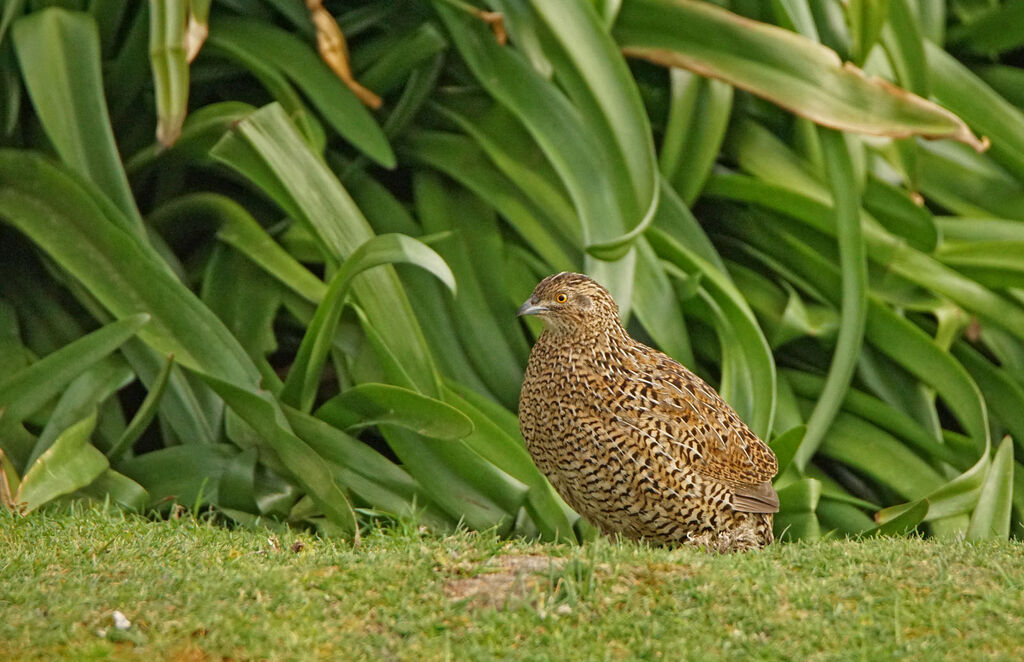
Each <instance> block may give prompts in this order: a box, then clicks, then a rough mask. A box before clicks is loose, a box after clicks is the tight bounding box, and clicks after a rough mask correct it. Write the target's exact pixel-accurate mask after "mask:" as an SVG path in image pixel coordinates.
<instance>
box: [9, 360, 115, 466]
mask: <svg viewBox="0 0 1024 662" xmlns="http://www.w3.org/2000/svg"><path fill="white" fill-rule="evenodd" d="M134 379H135V375H134V374H133V373H132V371H131V370H130V369H129V368H128V366H127V364H126V363H125V362H124V361H122V360H120V357H108V358H106V359H104V360H102V361H100V362H98V363H97V364H96V365H94V366H92V367H91V368H89V369H88V370H86V371H85V372H84V373H82V374H81V375H79V376H78V377H76V378H75V380H74V381H72V382H71V384H69V385H68V388H67V389H66V390H65V391H64V393H62V394H61V396H60V399H59V400H58V401H57V406H56V407H54V408H53V412H52V413H50V415H49V418H48V419H47V421H46V426H45V427H43V431H42V432H40V433H39V438H38V439H37V440H36V445H35V448H34V449H33V450H32V454H31V455H30V456H29V459H28V465H31V464H32V463H33V462H35V461H36V459H37V458H38V457H39V456H40V455H42V454H43V451H45V450H46V449H47V448H49V447H50V445H51V444H52V443H53V442H54V441H55V440H56V439H57V437H58V435H59V434H60V433H61V432H63V431H64V430H65V429H66V428H68V427H69V426H71V425H73V424H74V423H77V422H78V421H80V420H82V418H84V417H86V416H88V415H89V413H90V412H93V411H96V410H97V409H98V408H99V406H100V405H101V404H102V403H103V402H104V401H105V400H107V399H108V398H109V397H110V396H111V395H113V394H114V393H116V392H117V391H119V390H121V389H122V388H123V387H125V386H127V385H128V384H130V383H131V382H132V381H133V380H134Z"/></svg>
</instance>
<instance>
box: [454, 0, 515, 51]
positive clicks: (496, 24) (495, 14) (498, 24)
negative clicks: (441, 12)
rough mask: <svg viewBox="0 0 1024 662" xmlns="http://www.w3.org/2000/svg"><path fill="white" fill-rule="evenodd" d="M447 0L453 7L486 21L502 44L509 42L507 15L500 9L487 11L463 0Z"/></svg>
mask: <svg viewBox="0 0 1024 662" xmlns="http://www.w3.org/2000/svg"><path fill="white" fill-rule="evenodd" d="M445 1H446V2H447V3H448V4H449V5H451V6H452V7H455V8H456V9H459V10H462V11H464V12H466V13H467V14H469V15H471V16H473V17H474V18H478V19H480V20H481V21H483V22H484V23H486V24H487V25H488V26H489V27H490V28H491V32H493V33H494V38H495V39H496V40H497V41H498V44H500V45H501V46H504V45H505V44H506V43H507V42H508V33H507V32H505V16H504V14H502V13H501V12H500V11H487V10H486V9H480V8H479V7H474V6H473V5H471V4H469V3H468V2H462V0H445Z"/></svg>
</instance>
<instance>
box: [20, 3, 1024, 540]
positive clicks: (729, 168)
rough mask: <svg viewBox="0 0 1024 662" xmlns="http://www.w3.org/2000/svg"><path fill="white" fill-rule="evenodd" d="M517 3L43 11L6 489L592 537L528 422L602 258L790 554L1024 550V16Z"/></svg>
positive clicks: (279, 515) (35, 47) (37, 497)
mask: <svg viewBox="0 0 1024 662" xmlns="http://www.w3.org/2000/svg"><path fill="white" fill-rule="evenodd" d="M721 4H725V5H728V6H727V7H722V6H720V5H721ZM53 5H60V6H59V7H58V6H53ZM306 5H308V8H307V6H306ZM486 5H487V6H486V7H476V6H474V5H471V4H467V3H462V2H456V1H455V0H433V1H428V0H417V1H414V0H404V1H403V0H395V1H394V2H356V3H340V2H338V3H335V2H324V3H317V2H310V3H305V5H304V4H303V3H299V2H291V1H288V0H264V1H262V2H260V1H257V0H246V1H244V2H237V1H233V2H214V3H211V2H210V1H209V0H206V1H202V0H191V1H186V0H154V1H153V2H149V3H118V2H104V1H100V0H94V1H92V2H84V0H79V1H77V2H76V1H75V0H71V1H69V2H61V3H52V2H45V1H30V2H25V1H24V0H20V1H19V0H10V1H8V2H6V3H4V5H3V8H2V10H0V101H2V103H0V143H2V149H0V219H2V221H3V223H2V225H0V501H2V503H3V504H4V505H6V507H8V508H10V509H13V510H17V511H19V512H22V513H28V512H30V511H32V510H34V509H36V508H38V507H39V506H40V505H42V504H44V503H46V502H48V501H51V500H53V499H56V498H60V497H63V496H65V495H88V496H93V497H97V498H106V499H110V500H111V501H114V502H116V503H119V504H121V505H123V506H124V507H126V508H129V509H135V510H140V511H148V510H149V509H153V508H156V509H163V508H167V507H169V504H170V503H171V502H173V501H178V502H182V503H185V504H188V505H190V506H193V507H199V506H212V507H214V508H216V509H217V510H218V511H219V512H221V513H223V514H224V515H225V516H227V517H229V518H231V519H233V520H235V521H238V522H239V523H242V524H249V523H253V522H256V521H257V519H258V518H260V519H261V521H271V520H279V521H287V522H291V523H296V524H304V525H307V526H315V527H317V528H319V529H320V530H321V531H323V532H325V533H338V534H342V535H347V536H352V537H358V532H359V527H360V523H361V522H363V521H366V520H367V519H369V518H376V517H399V518H403V519H408V520H411V521H416V522H418V523H420V524H422V525H425V526H427V527H429V528H431V529H434V530H438V531H446V530H450V529H452V528H454V527H455V526H457V525H458V524H459V523H460V522H461V523H463V524H464V525H466V526H469V527H471V528H476V529H486V528H495V529H496V530H498V531H499V532H500V533H502V534H507V535H511V534H516V535H523V536H530V537H540V538H542V539H548V540H578V539H582V538H584V537H586V536H588V535H590V534H591V531H590V530H589V529H588V528H587V527H586V526H585V524H584V523H582V522H580V521H579V519H578V517H577V516H576V514H575V513H573V512H572V511H571V510H570V509H568V508H567V507H566V506H565V504H564V503H563V502H562V501H561V500H560V499H559V498H558V497H557V495H556V494H555V493H554V491H553V490H552V488H551V486H550V485H549V484H548V483H547V481H546V480H545V479H544V477H543V476H542V475H541V474H540V473H539V472H538V471H537V469H536V468H535V467H534V465H533V464H532V462H531V461H530V458H529V455H528V454H527V453H526V451H525V449H524V447H523V445H522V441H521V439H520V438H519V433H518V426H517V422H516V417H515V413H514V412H515V410H516V404H517V398H518V390H519V384H520V383H521V380H522V371H523V367H524V365H525V362H526V359H527V356H528V352H529V347H530V343H531V341H532V335H533V334H535V333H536V332H537V331H538V329H537V328H536V327H534V326H528V325H523V324H521V323H519V322H517V321H516V320H515V310H516V307H517V306H518V304H519V303H520V302H521V301H522V300H523V299H524V298H525V297H526V296H527V295H528V294H529V292H530V291H531V289H532V287H533V285H534V284H535V283H536V281H537V280H539V279H540V278H541V277H543V276H545V275H547V274H549V273H551V272H555V271H562V270H576V271H580V270H582V271H586V272H587V273H590V274H591V275H593V276H595V277H596V278H598V279H599V280H600V281H601V282H603V283H604V284H606V285H607V286H608V287H609V289H610V290H611V291H612V292H613V294H614V295H615V296H616V298H617V300H618V301H619V303H620V307H621V309H622V312H623V315H624V317H625V318H626V319H627V320H628V324H629V326H630V329H631V331H633V332H634V334H636V335H638V336H639V337H642V338H644V339H646V340H647V341H649V342H650V343H651V344H653V345H655V346H657V347H659V348H661V349H662V350H664V351H665V352H667V353H669V354H671V355H672V356H674V357H675V358H677V359H679V360H680V361H682V362H683V363H685V364H686V365H688V366H690V367H692V368H693V369H694V370H695V371H697V372H698V373H699V374H701V375H703V376H704V377H706V378H707V379H708V380H709V381H710V382H712V383H713V384H715V385H716V386H717V387H718V388H719V389H720V391H721V392H722V394H723V396H724V397H725V398H726V399H727V400H728V401H729V402H730V403H731V404H732V405H733V406H734V407H735V408H736V409H737V411H738V412H739V413H740V414H741V415H742V416H743V417H744V419H745V420H747V421H748V422H749V423H750V425H751V427H752V428H753V429H754V430H755V431H756V432H757V433H758V434H760V435H761V436H763V437H764V438H765V439H768V440H769V441H770V443H771V445H772V447H773V448H774V449H775V452H776V454H777V455H778V456H779V460H780V467H781V469H782V470H781V472H780V474H779V476H778V478H777V480H776V487H777V488H778V490H779V494H780V498H781V500H782V511H781V513H780V514H779V516H778V518H777V527H778V531H779V533H780V534H782V535H783V536H784V537H785V538H788V539H798V538H801V539H814V538H817V537H820V536H822V535H825V534H827V533H829V532H835V533H837V534H841V535H860V534H865V535H877V534H902V533H906V532H909V531H915V530H922V531H925V532H927V533H930V534H933V535H937V536H966V537H968V538H972V539H981V538H1007V537H1010V536H1020V534H1021V533H1022V531H1024V529H1022V528H1021V518H1022V514H1024V465H1022V464H1021V459H1022V458H1024V446H1022V440H1024V417H1022V416H1021V412H1024V212H1022V209H1024V205H1022V204H1021V202H1022V200H1024V138H1022V136H1024V74H1022V71H1021V69H1020V67H1019V66H1017V65H1018V64H1019V63H1020V57H1019V56H1020V53H1021V52H1022V47H1024V18H1022V17H1024V14H1022V12H1021V11H1020V10H1019V7H1018V6H1017V5H1015V4H1014V3H1012V2H1003V3H999V2H988V3H978V2H968V1H966V0H950V2H947V3H944V2H931V1H929V2H924V1H921V2H916V1H914V0H890V1H886V2H872V1H868V0H863V1H855V0H851V1H850V2H844V3H840V2H837V1H835V0H829V1H826V2H802V1H797V2H786V3H760V2H750V1H746V0H734V1H733V2H730V3H710V2H696V1H691V0H626V1H625V2H622V3H590V2H587V1H586V0H574V1H568V2H549V1H547V0H529V1H526V2H519V1H515V2H513V1H512V0H489V1H488V2H487V3H486ZM530 324H532V322H530Z"/></svg>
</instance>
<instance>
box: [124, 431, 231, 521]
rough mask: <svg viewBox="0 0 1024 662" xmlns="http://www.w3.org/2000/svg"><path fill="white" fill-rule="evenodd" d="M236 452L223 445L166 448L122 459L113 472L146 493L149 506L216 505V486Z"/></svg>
mask: <svg viewBox="0 0 1024 662" xmlns="http://www.w3.org/2000/svg"><path fill="white" fill-rule="evenodd" d="M236 455H238V449H237V448H235V447H234V446H228V445H227V444H190V445H187V446H169V447H167V448H161V449H159V450H155V451H151V452H149V453H143V454H142V455H139V456H137V457H133V458H129V459H126V460H123V461H121V462H119V463H118V464H117V470H118V471H120V472H121V473H123V474H124V475H126V476H127V477H128V478H130V479H132V480H134V481H135V482H137V483H138V484H139V485H141V486H143V487H144V488H145V489H146V491H148V492H149V497H150V502H149V506H150V507H157V506H161V505H170V503H172V502H177V503H180V504H183V505H187V506H188V507H190V508H191V507H192V506H194V505H196V504H209V503H216V502H217V486H218V484H219V482H220V476H221V474H222V473H223V471H225V467H227V465H228V463H229V462H230V461H231V459H232V458H234V457H235V456H236Z"/></svg>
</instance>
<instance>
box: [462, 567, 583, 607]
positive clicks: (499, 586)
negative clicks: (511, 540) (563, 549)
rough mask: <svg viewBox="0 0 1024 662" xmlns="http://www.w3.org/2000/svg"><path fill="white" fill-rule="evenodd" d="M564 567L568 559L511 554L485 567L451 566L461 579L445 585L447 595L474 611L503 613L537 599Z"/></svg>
mask: <svg viewBox="0 0 1024 662" xmlns="http://www.w3.org/2000/svg"><path fill="white" fill-rule="evenodd" d="M564 563H565V559H561V558H556V557H551V556H541V555H539V554H510V555H506V556H495V557H493V558H491V559H488V560H487V561H484V562H482V563H460V564H457V565H455V566H452V568H451V569H453V570H454V571H455V573H456V574H457V575H458V576H456V577H454V578H451V579H448V580H447V581H445V584H444V593H445V595H446V596H447V597H448V598H450V599H452V600H465V601H467V603H468V604H469V605H470V606H473V607H477V608H480V607H492V608H498V609H500V608H503V607H505V606H506V605H508V604H509V603H510V602H515V601H520V600H528V599H529V598H530V597H531V596H534V595H537V593H538V592H540V591H542V590H543V589H544V587H547V586H549V585H550V584H551V574H552V573H553V572H555V571H557V570H558V569H559V568H561V567H562V565H563V564H564Z"/></svg>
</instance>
